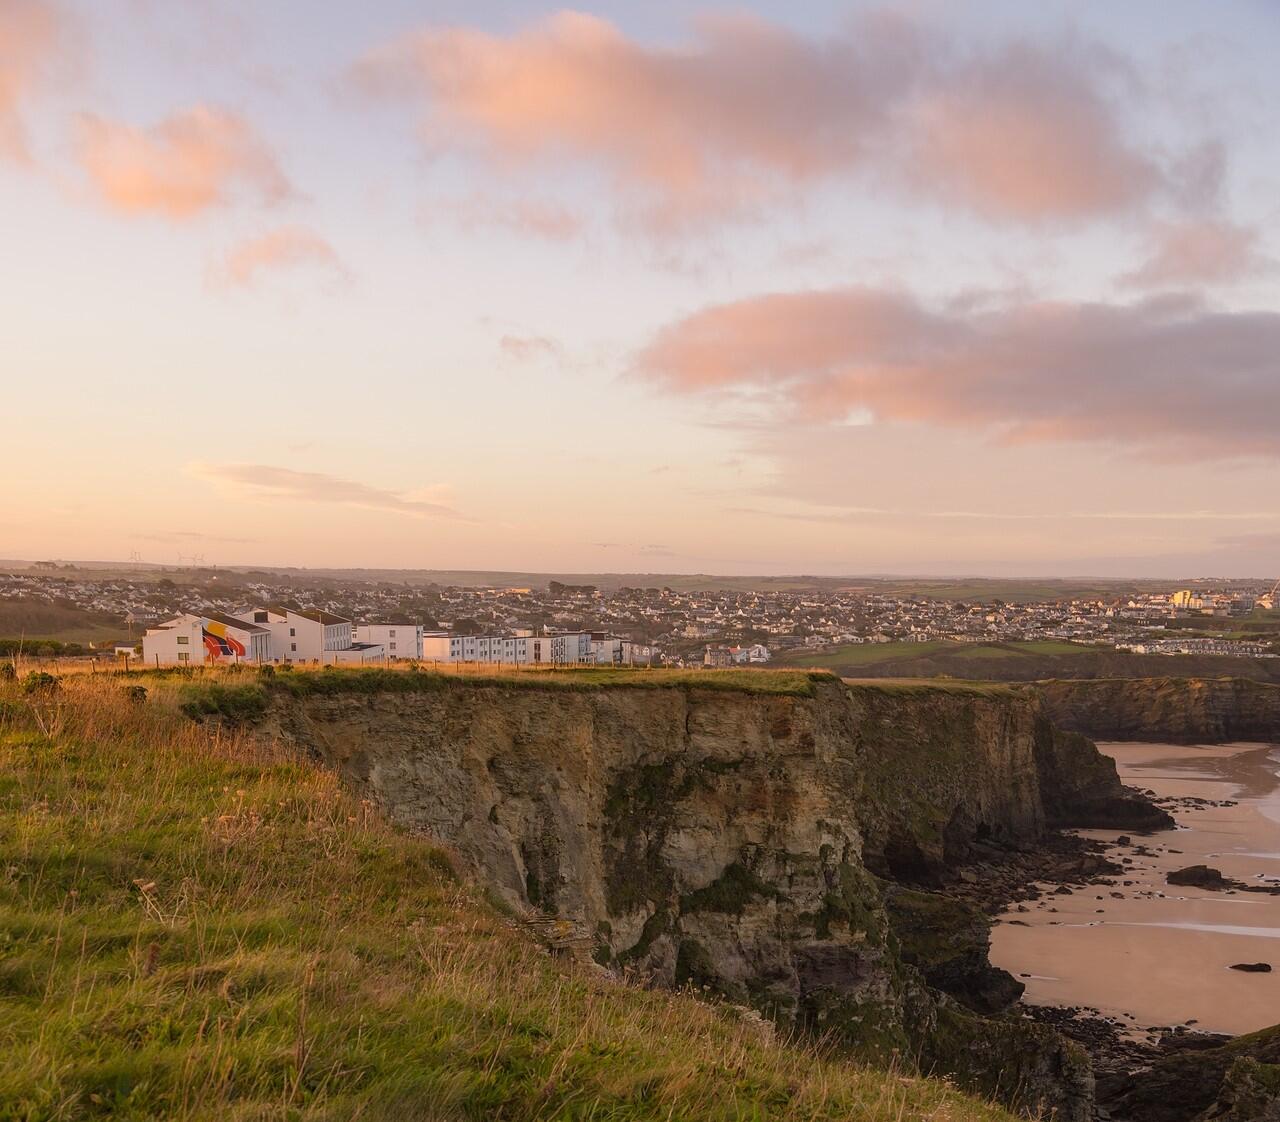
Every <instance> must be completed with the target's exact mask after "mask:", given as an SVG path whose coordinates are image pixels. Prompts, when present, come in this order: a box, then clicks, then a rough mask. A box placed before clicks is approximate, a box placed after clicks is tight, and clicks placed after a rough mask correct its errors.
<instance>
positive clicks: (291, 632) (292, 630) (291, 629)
mask: <svg viewBox="0 0 1280 1122" xmlns="http://www.w3.org/2000/svg"><path fill="white" fill-rule="evenodd" d="M296 634H298V632H297V630H296V629H294V628H292V627H291V628H289V638H290V639H292V638H293V637H294V636H295V635H296Z"/></svg>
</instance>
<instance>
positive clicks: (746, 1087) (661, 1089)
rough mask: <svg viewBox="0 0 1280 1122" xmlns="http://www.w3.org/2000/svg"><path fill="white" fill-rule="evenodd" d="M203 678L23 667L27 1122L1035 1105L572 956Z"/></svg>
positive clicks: (0, 1112) (760, 1116) (17, 810)
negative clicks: (786, 1035) (36, 678)
mask: <svg viewBox="0 0 1280 1122" xmlns="http://www.w3.org/2000/svg"><path fill="white" fill-rule="evenodd" d="M301 677H302V676H301V675H299V678H301ZM314 677H316V678H321V677H323V674H322V673H317V674H316V675H314ZM143 680H146V681H147V682H148V685H147V689H148V691H149V693H148V697H147V699H146V700H145V702H144V703H142V704H139V703H138V702H137V700H136V699H135V698H132V697H130V696H129V695H128V694H127V693H126V692H125V690H124V688H123V687H124V686H125V685H127V684H134V685H136V684H138V683H139V682H140V681H143ZM180 685H181V683H180V682H175V683H172V684H171V683H170V682H167V681H165V680H164V679H157V678H152V679H143V678H142V676H140V675H132V676H130V678H129V679H127V680H126V679H124V678H122V677H116V676H109V675H103V674H98V675H89V674H82V675H73V676H69V677H67V678H64V679H63V680H62V681H61V682H60V683H58V684H57V685H56V686H53V687H44V686H42V687H41V688H39V689H34V690H29V689H24V688H23V686H22V683H21V682H20V681H18V682H15V681H12V680H10V681H9V682H7V683H6V682H5V681H4V680H3V679H0V1118H3V1119H5V1120H6V1122H8V1120H13V1122H19V1120H21V1122H37V1120H41V1122H42V1120H52V1119H59V1120H66V1122H82V1120H84V1122H88V1120H90V1119H104V1118H113V1119H122V1120H130V1122H143V1120H147V1122H153V1120H154V1122H162V1120H168V1119H185V1120H188V1122H201V1120H206V1119H207V1120H211V1122H212V1120H214V1119H217V1120H220V1122H221V1120H228V1122H263V1120H277V1119H278V1120H280V1122H285V1120H289V1122H294V1120H314V1122H321V1120H324V1122H340V1120H346V1119H355V1118H359V1119H365V1120H368V1122H398V1120H402V1119H403V1120H407V1119H423V1120H437V1122H445V1120H454V1119H460V1120H473V1122H482V1120H487V1119H505V1120H507V1122H539V1120H551V1119H563V1120H565V1122H572V1120H580V1122H588V1120H595V1122H641V1120H644V1122H660V1120H668V1122H669V1120H673V1119H678V1120H681V1122H764V1120H766V1119H768V1120H771V1122H837V1120H847V1119H859V1120H860V1122H925V1120H943V1119H945V1120H947V1122H1012V1119H1011V1117H1010V1116H1009V1115H1008V1114H1006V1113H1004V1112H1003V1111H1001V1110H998V1109H996V1108H994V1107H990V1106H986V1105H984V1104H982V1103H980V1102H978V1101H976V1100H974V1099H971V1098H968V1097H966V1096H964V1095H961V1094H959V1093H958V1092H956V1091H955V1090H954V1089H953V1088H952V1087H951V1086H950V1085H949V1084H948V1083H946V1082H943V1081H933V1080H926V1079H920V1078H910V1077H906V1076H903V1075H899V1074H893V1073H887V1072H885V1071H883V1070H878V1069H875V1068H872V1067H867V1066H861V1065H858V1064H855V1063H853V1062H851V1061H849V1060H847V1059H842V1058H841V1057H840V1056H839V1055H838V1054H837V1053H836V1052H835V1051H834V1050H833V1049H832V1048H831V1047H826V1048H819V1047H817V1046H811V1045H806V1044H805V1043H803V1042H801V1041H799V1040H793V1039H783V1038H781V1037H779V1038H777V1039H775V1038H773V1037H771V1036H770V1035H768V1034H766V1033H763V1032H762V1031H761V1027H760V1025H759V1023H758V1022H754V1021H753V1020H752V1018H750V1017H747V1016H745V1015H744V1014H743V1012H742V1011H741V1010H737V1009H735V1008H734V1007H730V1006H726V1005H715V1004H709V1003H707V1002H704V1001H702V1000H699V999H698V998H696V997H695V996H694V995H692V994H690V993H687V992H683V993H673V992H666V991H662V990H653V989H646V988H642V987H639V986H631V985H628V984H626V983H624V982H622V981H620V980H617V979H613V978H609V977H602V976H600V974H599V973H598V972H597V971H595V970H593V969H592V968H591V967H590V966H589V965H576V964H574V963H573V962H571V961H567V960H564V959H558V958H553V957H552V956H551V955H549V954H548V953H547V952H546V950H545V949H544V946H543V945H542V944H541V943H540V942H539V941H538V939H537V938H536V937H535V936H534V935H533V934H532V933H531V931H530V930H529V929H528V927H527V926H526V925H524V924H522V923H521V922H518V919H517V917H515V916H512V915H510V914H509V913H504V912H503V911H501V910H500V909H498V908H496V907H495V906H494V905H493V904H491V903H489V902H487V901H486V899H485V896H484V893H483V892H482V890H480V889H478V888H476V887H474V886H471V885H469V884H468V883H466V882H465V881H464V880H463V879H462V878H461V877H460V876H459V875H458V873H457V872H456V871H455V869H454V867H453V865H452V862H451V860H450V858H449V857H448V856H447V855H446V854H445V853H443V852H442V851H440V850H439V849H437V848H435V847H433V846H432V845H431V844H430V843H428V842H427V841H425V840H423V839H421V838H419V837H413V836H409V835H407V834H404V833H401V832H399V831H398V830H396V829H395V828H393V827H392V826H390V825H389V824H388V823H387V822H386V821H384V820H383V819H382V818H381V817H380V816H379V815H378V814H377V813H376V811H375V810H374V808H373V807H372V806H371V805H370V803H368V802H367V801H364V802H362V801H361V800H360V799H359V798H358V797H356V796H354V795H351V794H349V793H348V792H346V791H345V790H344V789H343V788H342V787H341V785H340V784H339V782H338V780H337V778H336V777H335V776H334V774H332V773H331V772H327V771H325V770H323V769H321V768H320V767H318V766H316V765H314V764H311V763H308V762H305V761H302V760H298V759H295V758H291V757H289V756H286V755H284V754H283V753H281V752H280V751H278V750H276V749H274V748H272V747H271V746H270V745H267V744H260V743H255V742H254V741H252V740H250V739H248V738H247V737H246V736H245V735H243V734H237V733H235V732H229V731H228V730H227V729H226V728H221V729H218V730H208V731H206V729H205V727H204V726H201V725H198V724H196V723H194V722H192V721H190V720H187V719H186V718H185V717H183V716H182V715H181V714H180V712H179V710H178V709H177V708H176V706H175V705H174V704H172V701H173V700H174V699H176V696H177V687H179V686H180Z"/></svg>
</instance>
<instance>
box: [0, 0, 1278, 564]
mask: <svg viewBox="0 0 1280 1122" xmlns="http://www.w3.org/2000/svg"><path fill="white" fill-rule="evenodd" d="M1278 56H1280V6H1277V5H1276V4H1275V3H1273V2H1271V0H1223V2H1221V3H1215V4H1204V3H1201V2H1180V0H1127V2H1126V3H1124V4H1115V3H1114V2H1091V0H1074V2H1060V3H1055V2H1053V0H1045V2H1043V3H1037V4H1034V5H1030V4H1026V3H1024V2H1020V0H1010V2H1008V3H1003V2H997V0H975V2H973V3H969V4H963V5H956V4H952V3H944V2H941V0H937V2H934V0H912V2H902V3H897V4H885V3H878V4H876V3H827V2H820V0H807V2H805V0H791V2H787V3H757V4H745V5H740V6H734V7H719V6H717V7H710V6H705V5H697V4H688V3H676V2H674V0H651V2H649V3H646V4H644V5H638V4H624V3H614V4H602V5H593V6H591V7H590V8H583V9H560V8H553V7H545V6H542V5H539V4H532V3H523V2H513V3H489V2H485V0H468V2H466V3H463V2H461V0H439V2H434V3H423V2H417V3H412V2H409V0H366V2H364V3H361V4H358V5H357V4H317V3H315V2H314V0H200V2H193V3H186V4H173V3H166V2H164V0H92V2H90V0H0V261H3V263H4V267H3V268H0V390H2V391H3V392H2V394H0V418H3V424H4V429H3V431H4V444H5V451H6V453H7V454H6V457H5V459H6V463H5V467H4V470H3V474H2V475H0V556H3V557H9V558H26V559H32V560H35V559H71V560H90V559H99V560H102V559H116V560H126V559H129V558H135V559H140V560H143V561H148V562H153V563H163V564H173V563H176V562H179V561H183V560H186V561H189V560H190V559H191V558H199V559H201V560H203V562H204V563H205V564H269V565H303V566H315V567H336V566H360V567H394V568H405V567H413V568H442V569H465V568H473V569H512V570H522V571H539V570H541V571H557V572H601V571H609V572H716V573H739V574H779V573H808V574H851V575H852V574H872V573H894V574H903V575H910V574H921V575H943V574H985V575H992V576H1046V575H1063V576H1069V575H1086V574H1087V575H1093V576H1160V577H1164V576H1167V577H1179V576H1192V575H1206V576H1213V575H1220V576H1266V575H1280V486H1278V484H1280V269H1278V265H1277V262H1278V261H1280V256H1278V255H1280V244H1277V239H1276V237H1275V235H1274V233H1273V230H1274V228H1275V226H1276V219H1277V217H1280V141H1277V140H1276V138H1277V137H1278V136H1280V127H1278V126H1280V120H1278V119H1277V118H1278V117H1280V70H1278V69H1277V68H1276V67H1275V66H1274V60H1275V58H1276V57H1278Z"/></svg>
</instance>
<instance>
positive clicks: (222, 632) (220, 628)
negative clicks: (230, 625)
mask: <svg viewBox="0 0 1280 1122" xmlns="http://www.w3.org/2000/svg"><path fill="white" fill-rule="evenodd" d="M204 648H205V650H207V651H208V652H209V659H210V661H212V662H221V661H222V660H223V659H224V658H230V659H238V658H244V644H243V643H242V642H240V640H239V639H237V638H236V637H235V636H234V635H232V634H231V632H230V631H229V630H228V629H227V625H226V624H225V623H214V622H213V620H210V621H209V622H208V623H206V624H205V625H204Z"/></svg>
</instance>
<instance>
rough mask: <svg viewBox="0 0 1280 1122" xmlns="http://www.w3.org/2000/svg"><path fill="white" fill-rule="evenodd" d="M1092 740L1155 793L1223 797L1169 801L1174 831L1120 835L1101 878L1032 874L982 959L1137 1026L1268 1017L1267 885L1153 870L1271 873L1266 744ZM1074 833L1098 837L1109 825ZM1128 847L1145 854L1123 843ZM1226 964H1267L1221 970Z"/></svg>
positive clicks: (1275, 797)
mask: <svg viewBox="0 0 1280 1122" xmlns="http://www.w3.org/2000/svg"><path fill="white" fill-rule="evenodd" d="M1098 747H1099V748H1100V749H1101V750H1102V751H1103V752H1105V753H1107V754H1108V755H1109V756H1112V757H1113V758H1114V759H1115V761H1116V764H1117V767H1118V768H1119V771H1120V776H1121V778H1122V779H1123V780H1124V781H1125V782H1126V783H1129V784H1132V785H1134V786H1137V787H1144V788H1147V789H1149V790H1152V791H1155V793H1156V794H1157V795H1158V796H1162V797H1172V798H1177V799H1188V798H1198V799H1206V800H1211V801H1212V802H1213V803H1217V804H1221V803H1223V802H1235V803H1236V805H1234V806H1223V805H1207V806H1195V805H1185V804H1184V805H1177V806H1173V807H1172V808H1171V810H1172V813H1173V816H1174V818H1175V819H1176V820H1177V822H1178V829H1176V830H1167V831H1163V832H1161V833H1157V834H1151V835H1147V836H1140V835H1133V844H1132V845H1126V846H1113V847H1112V848H1111V850H1110V852H1109V856H1110V857H1111V859H1112V860H1114V861H1117V862H1119V861H1121V860H1123V859H1124V858H1126V857H1127V858H1129V859H1130V863H1129V864H1126V865H1125V872H1124V873H1123V874H1120V875H1118V876H1116V877H1115V878H1114V879H1115V881H1116V883H1115V884H1114V885H1109V886H1104V885H1089V886H1087V887H1085V888H1081V889H1074V890H1073V891H1072V893H1071V895H1069V896H1068V895H1063V896H1058V895H1054V894H1052V888H1053V886H1042V887H1047V888H1048V892H1047V893H1046V894H1045V895H1044V896H1043V897H1042V898H1041V899H1040V900H1038V901H1031V902H1029V903H1028V904H1027V905H1025V906H1026V907H1027V908H1028V909H1029V910H1028V911H1026V912H1022V913H1020V912H1017V911H1016V910H1010V911H1007V912H1005V913H1004V914H1003V915H1002V916H1001V917H1000V922H999V923H997V925H996V927H995V929H994V930H993V931H992V940H991V961H992V962H993V963H995V964H996V965H997V966H1002V967H1004V969H1006V970H1008V971H1010V972H1011V973H1012V974H1013V975H1014V976H1015V977H1017V978H1019V980H1020V981H1022V982H1023V983H1025V985H1026V987H1027V993H1026V997H1025V1000H1026V1001H1028V1002H1032V1003H1035V1004H1041V1005H1084V1006H1090V1007H1093V1008H1095V1009H1097V1010H1099V1011H1100V1012H1101V1013H1103V1014H1104V1015H1107V1016H1111V1017H1115V1018H1117V1019H1119V1020H1121V1021H1123V1022H1125V1023H1127V1024H1129V1025H1132V1026H1133V1027H1134V1028H1135V1029H1137V1030H1145V1029H1146V1028H1148V1027H1151V1026H1160V1027H1165V1026H1174V1025H1179V1024H1185V1023H1187V1022H1189V1021H1194V1022H1196V1024H1195V1027H1196V1028H1197V1029H1200V1030H1203V1031H1207V1032H1227V1033H1244V1032H1252V1031H1253V1030H1255V1029H1259V1028H1264V1027H1266V1026H1268V1025H1273V1024H1276V1023H1277V1022H1280V896H1271V895H1265V894H1261V893H1250V892H1242V891H1237V892H1231V893H1228V892H1210V891H1207V890H1204V889H1199V888H1179V887H1176V886H1174V885H1170V884H1167V883H1166V881H1165V877H1166V875H1167V874H1168V873H1169V872H1171V871H1172V870H1175V869H1181V868H1184V867H1185V866H1187V865H1210V866H1212V867H1213V868H1215V869H1220V870H1221V871H1222V873H1223V874H1224V875H1225V876H1227V877H1230V878H1233V879H1235V880H1238V881H1242V882H1243V883H1245V884H1247V885H1260V884H1280V748H1277V747H1275V746H1269V745H1264V744H1225V745H1212V746H1192V747H1188V746H1184V745H1170V744H1099V745H1098ZM1080 833H1081V835H1082V836H1084V837H1089V838H1096V839H1098V840H1100V841H1104V842H1111V843H1114V842H1115V840H1116V838H1117V837H1118V836H1119V834H1118V832H1116V831H1101V830H1085V831H1080ZM1142 846H1145V847H1146V848H1147V849H1148V850H1150V851H1151V852H1150V854H1149V855H1142V854H1140V853H1138V852H1137V849H1138V848H1139V847H1142ZM1124 881H1131V882H1132V883H1131V884H1129V885H1127V886H1126V885H1125V884H1124V883H1123V882H1124ZM1112 893H1119V894H1121V896H1122V898H1121V899H1116V898H1114V897H1113V896H1112V895H1111V894H1112ZM1098 897H1102V899H1098ZM1051 909H1056V911H1052V910H1051ZM1010 921H1020V923H1021V924H1026V926H1021V925H1019V924H1015V923H1012V922H1010ZM1238 962H1269V963H1271V964H1272V966H1273V967H1274V968H1275V969H1274V971H1273V972H1272V973H1270V974H1246V973H1242V972H1240V971H1236V970H1231V969H1229V967H1230V966H1231V965H1232V964H1233V963H1238Z"/></svg>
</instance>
